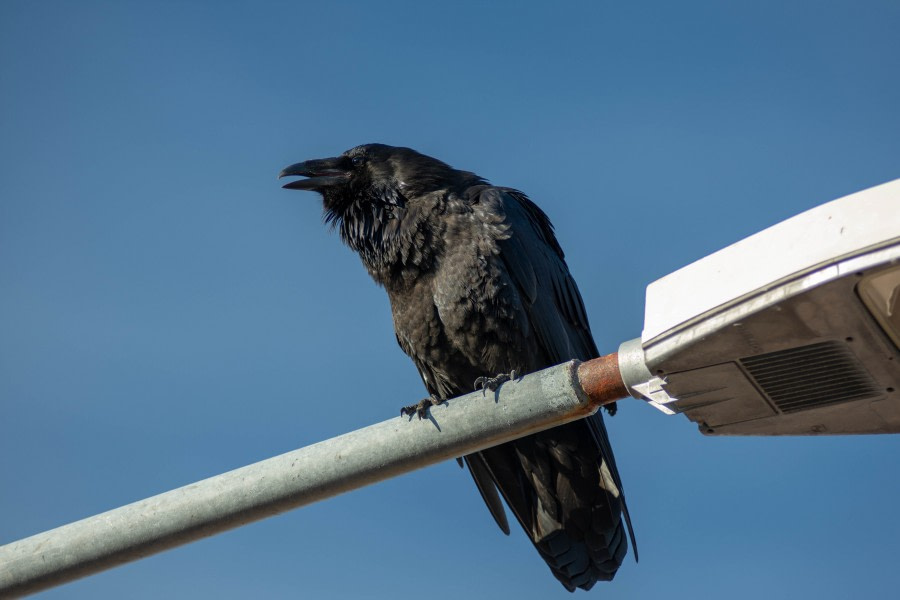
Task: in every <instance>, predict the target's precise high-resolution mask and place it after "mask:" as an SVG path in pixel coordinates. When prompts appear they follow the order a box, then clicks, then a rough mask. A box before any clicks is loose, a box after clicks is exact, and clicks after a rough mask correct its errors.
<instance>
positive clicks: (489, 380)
mask: <svg viewBox="0 0 900 600" xmlns="http://www.w3.org/2000/svg"><path fill="white" fill-rule="evenodd" d="M515 378H516V370H515V369H513V370H512V371H510V372H509V375H507V374H506V373H500V374H499V375H497V376H496V377H479V378H478V379H476V380H475V389H476V390H481V394H482V396H484V395H487V391H488V390H491V391H492V392H495V391H497V388H498V387H500V386H501V385H503V384H504V383H506V382H507V381H513V380H514V379H515Z"/></svg>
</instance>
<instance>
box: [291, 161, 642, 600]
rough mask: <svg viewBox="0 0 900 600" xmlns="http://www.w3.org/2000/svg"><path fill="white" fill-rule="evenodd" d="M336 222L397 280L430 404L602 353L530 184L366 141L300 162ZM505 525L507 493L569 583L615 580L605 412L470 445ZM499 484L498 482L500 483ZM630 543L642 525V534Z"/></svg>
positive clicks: (475, 473)
mask: <svg viewBox="0 0 900 600" xmlns="http://www.w3.org/2000/svg"><path fill="white" fill-rule="evenodd" d="M288 175H298V176H303V177H306V179H299V180H296V181H292V182H291V183H288V184H287V185H285V186H284V187H285V188H288V189H294V190H311V191H315V192H318V193H320V194H321V195H322V198H323V204H324V216H325V221H326V222H327V223H330V224H332V225H334V226H335V227H336V228H337V229H338V231H339V232H340V236H341V239H342V240H343V241H344V243H345V244H347V245H348V246H349V247H350V248H352V249H353V250H355V251H356V252H357V253H359V256H360V258H361V259H362V262H363V265H365V267H366V270H367V271H368V272H369V274H370V275H371V276H372V278H373V279H374V280H375V281H376V282H377V283H378V284H379V285H381V286H383V287H384V289H385V290H386V291H387V293H388V296H389V297H390V301H391V312H392V314H393V319H394V331H395V333H396V335H397V342H398V343H399V344H400V347H401V348H402V349H403V351H404V352H405V353H406V354H408V355H409V356H410V358H412V360H413V362H414V363H415V365H416V367H417V368H418V370H419V374H420V375H421V376H422V380H423V381H424V382H425V387H426V388H427V389H428V392H429V394H430V398H429V399H427V400H423V401H422V402H421V403H419V405H415V406H411V407H406V408H404V409H403V412H404V413H413V412H416V413H418V414H419V417H420V418H421V416H422V415H423V414H424V413H425V411H426V410H427V407H428V406H430V405H431V404H439V403H440V402H442V401H443V400H445V399H448V398H452V397H455V396H459V395H461V394H465V393H468V392H471V391H472V389H473V384H474V382H475V381H476V380H479V383H480V384H482V385H487V386H488V387H492V388H493V387H495V386H496V385H497V384H499V383H500V382H502V381H503V380H504V379H507V378H508V376H501V377H498V378H495V377H493V376H495V375H498V374H504V373H511V372H514V373H519V374H524V373H530V372H532V371H536V370H539V369H542V368H544V367H549V366H551V365H555V364H558V363H561V362H565V361H567V360H570V359H573V358H574V359H580V360H588V359H591V358H594V357H596V356H598V353H597V348H596V346H595V345H594V340H593V338H592V337H591V332H590V329H589V326H588V319H587V315H586V314H585V310H584V304H583V302H582V300H581V295H580V294H579V292H578V288H577V287H576V285H575V281H574V280H573V279H572V276H571V275H570V274H569V269H568V267H567V266H566V263H565V260H564V255H563V251H562V249H561V248H560V246H559V243H558V242H557V241H556V236H555V235H554V233H553V226H552V225H551V224H550V221H549V220H548V218H547V215H545V214H544V212H543V211H542V210H541V209H540V208H538V206H537V205H536V204H534V203H533V202H532V201H531V200H529V199H528V198H527V197H526V196H525V194H523V193H522V192H520V191H517V190H514V189H510V188H503V187H495V186H492V185H490V184H488V183H487V181H485V180H484V179H482V178H481V177H479V176H477V175H475V174H474V173H470V172H468V171H459V170H456V169H453V168H452V167H450V166H449V165H447V164H445V163H443V162H441V161H439V160H437V159H434V158H431V157H428V156H425V155H423V154H420V153H418V152H416V151H415V150H411V149H409V148H399V147H393V146H386V145H383V144H367V145H364V146H357V147H356V148H353V149H351V150H348V151H347V152H345V153H343V154H342V155H340V156H337V157H334V158H324V159H317V160H308V161H306V162H301V163H297V164H294V165H291V166H289V167H287V168H286V169H284V170H283V171H282V172H281V175H280V177H284V176H288ZM464 460H465V462H466V464H467V465H468V467H469V471H470V472H471V474H472V477H473V478H474V479H475V484H476V485H477V486H478V490H479V491H480V492H481V495H482V497H483V498H484V501H485V503H487V506H488V508H489V509H490V511H491V514H492V515H493V517H494V519H495V520H496V521H497V524H498V525H499V526H500V528H501V529H502V530H503V532H504V533H506V534H509V525H508V523H507V521H506V514H505V512H504V509H503V504H502V502H501V501H500V496H502V497H503V498H504V500H506V503H507V505H509V507H510V509H511V510H512V512H513V514H514V515H515V516H516V519H518V521H519V523H520V524H521V525H522V528H523V529H524V530H525V532H526V533H527V534H528V536H529V537H530V538H531V541H532V542H533V543H534V545H535V547H536V548H537V550H538V552H539V553H540V554H541V556H542V557H543V559H544V560H545V561H546V562H547V564H548V565H549V566H550V569H551V571H552V572H553V574H554V575H555V576H556V578H557V579H559V581H560V582H562V584H563V585H564V586H565V587H566V589H568V590H569V591H575V588H582V589H585V590H588V589H590V588H591V586H593V585H594V583H595V582H597V581H601V580H602V581H609V580H611V579H612V578H613V576H614V575H615V574H616V570H617V569H618V568H619V566H620V565H621V564H622V560H623V559H624V557H625V553H626V550H627V542H626V537H625V532H624V527H623V524H622V515H623V513H624V517H625V520H626V522H627V523H628V530H629V535H631V522H630V519H629V517H628V510H627V507H626V506H625V500H624V497H623V495H622V484H621V481H620V479H619V473H618V471H617V469H616V463H615V458H614V457H613V453H612V448H611V447H610V444H609V439H608V437H607V433H606V427H605V426H604V424H603V418H602V417H601V416H600V414H597V415H594V416H592V417H589V418H587V419H584V420H581V421H577V422H574V423H570V424H568V425H564V426H561V427H557V428H555V429H552V430H549V431H544V432H542V433H537V434H534V435H531V436H528V437H525V438H522V439H519V440H516V441H513V442H509V443H507V444H503V445H501V446H498V447H496V448H491V449H489V450H484V451H482V452H479V453H477V454H472V455H469V456H466V457H465V458H464ZM498 490H499V495H498ZM631 540H632V546H634V537H633V535H632V537H631Z"/></svg>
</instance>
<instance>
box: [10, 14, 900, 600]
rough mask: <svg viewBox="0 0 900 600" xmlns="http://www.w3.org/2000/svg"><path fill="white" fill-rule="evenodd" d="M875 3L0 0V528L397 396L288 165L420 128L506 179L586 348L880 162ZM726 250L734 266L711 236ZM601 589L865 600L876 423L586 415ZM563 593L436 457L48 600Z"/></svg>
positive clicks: (894, 74) (893, 28) (388, 357)
mask: <svg viewBox="0 0 900 600" xmlns="http://www.w3.org/2000/svg"><path fill="white" fill-rule="evenodd" d="M898 31H900V3H897V2H896V1H894V0H891V1H885V2H877V1H871V2H860V1H859V0H853V1H848V2H817V1H810V2H792V1H784V0H780V1H775V2H769V1H760V0H753V1H747V2H668V1H660V2H573V3H555V4H552V5H551V4H550V3H546V4H544V3H541V4H538V3H526V2H508V3H503V2H496V3H486V2H485V3H481V2H478V3H476V2H452V3H451V2H443V3H439V4H438V3H423V2H385V1H382V2H333V3H332V2H242V3H235V2H206V3H201V2H152V3H151V2H145V3H137V2H113V1H109V2H90V1H81V2H30V1H25V0H5V1H4V2H2V3H0V542H7V541H12V540H15V539H18V538H20V537H25V536H27V535H30V534H33V533H37V532H40V531H43V530H46V529H49V528H52V527H55V526H57V525H61V524H64V523H67V522H69V521H72V520H76V519H79V518H82V517H85V516H89V515H92V514H95V513H98V512H101V511H104V510H107V509H110V508H114V507H116V506H119V505H122V504H125V503H128V502H131V501H134V500H138V499H141V498H144V497H146V496H149V495H152V494H156V493H159V492H162V491H166V490H169V489H172V488H174V487H177V486H181V485H184V484H187V483H190V482H192V481H195V480H198V479H201V478H204V477H207V476H210V475H214V474H217V473H220V472H223V471H226V470H229V469H232V468H235V467H239V466H242V465H244V464H248V463H250V462H254V461H257V460H260V459H263V458H266V457H269V456H272V455H275V454H279V453H282V452H285V451H288V450H291V449H294V448H297V447H300V446H304V445H307V444H310V443H313V442H316V441H319V440H322V439H325V438H328V437H331V436H334V435H337V434H340V433H343V432H346V431H349V430H352V429H356V428H358V427H362V426H364V425H367V424H370V423H374V422H378V421H381V420H384V419H387V418H391V417H393V416H395V415H396V413H397V410H398V407H399V406H401V405H403V404H407V403H410V402H414V401H417V400H418V399H419V398H421V397H422V395H423V389H422V384H421V381H420V380H419V377H418V375H417V374H416V371H415V369H414V368H413V366H412V363H411V362H410V361H409V360H408V359H407V358H406V357H405V356H404V355H403V354H402V353H401V351H400V350H399V348H398V347H397V345H396V342H395V341H394V337H393V333H392V329H391V322H390V314H389V310H388V303H387V299H386V296H385V295H384V293H383V291H382V290H381V289H379V288H377V287H376V286H375V285H374V284H373V283H372V282H371V281H370V280H369V278H368V276H367V275H366V273H365V272H364V270H363V268H362V266H361V265H360V264H359V261H358V259H357V258H356V257H355V256H354V255H353V254H352V253H351V252H350V251H349V250H347V249H346V248H344V247H342V246H341V244H340V242H339V240H338V239H337V237H336V235H334V234H333V233H330V232H329V231H328V230H327V228H326V227H324V226H323V225H322V223H321V218H320V206H319V203H318V201H317V196H315V195H313V194H306V193H301V192H291V191H285V190H282V189H281V188H280V185H279V182H277V181H276V179H275V176H276V174H277V173H278V171H279V170H280V169H281V168H282V167H284V166H285V165H287V164H290V163H294V162H297V161H300V160H304V159H307V158H315V157H321V156H332V155H335V154H338V153H339V152H341V151H343V150H345V149H347V148H350V147H352V146H355V145H357V144H361V143H367V142H375V141H377V142H384V143H389V144H395V145H405V146H411V147H413V148H416V149H418V150H420V151H422V152H425V153H427V154H431V155H433V156H436V157H438V158H441V159H443V160H445V161H447V162H449V163H450V164H452V165H454V166H457V167H460V168H464V169H467V170H472V171H476V172H477V173H479V174H480V175H482V176H484V177H486V178H488V179H490V180H491V181H492V182H494V183H496V184H500V185H508V186H513V187H517V188H519V189H522V190H524V191H525V192H526V193H528V194H530V195H531V197H532V198H533V199H534V200H535V201H537V202H538V203H539V204H540V205H541V206H542V207H543V208H544V209H545V210H546V212H547V213H548V214H549V215H550V217H551V219H552V220H553V221H554V223H555V225H556V228H557V232H558V236H559V239H560V242H561V244H562V246H563V247H564V249H565V250H566V253H567V256H568V261H569V265H570V268H571V270H572V272H573V274H574V275H575V277H576V279H577V280H578V282H579V285H580V287H581V291H582V294H583V296H584V299H585V303H586V305H587V310H588V313H589V315H590V318H591V320H592V325H593V331H594V335H595V337H596V339H597V343H598V346H599V347H600V348H601V350H602V351H613V350H615V349H616V348H617V346H618V344H619V343H620V342H622V341H624V340H628V339H631V338H633V337H636V336H638V335H639V334H640V331H641V327H642V322H643V321H642V317H643V294H644V288H645V286H646V285H647V284H648V283H650V282H651V281H653V280H655V279H657V278H659V277H661V276H663V275H665V274H666V273H669V272H670V271H672V270H675V269H677V268H679V267H681V266H683V265H685V264H688V263H690V262H692V261H694V260H696V259H698V258H700V257H702V256H704V255H706V254H708V253H710V252H713V251H715V250H718V249H719V248H722V247H724V246H726V245H728V244H730V243H732V242H734V241H737V240H738V239H741V238H743V237H745V236H747V235H749V234H752V233H754V232H755V231H758V230H760V229H762V228H764V227H767V226H769V225H771V224H773V223H776V222H778V221H780V220H782V219H784V218H787V217H789V216H791V215H793V214H796V213H798V212H800V211H803V210H805V209H807V208H810V207H812V206H815V205H817V204H820V203H823V202H826V201H828V200H832V199H834V198H837V197H840V196H843V195H846V194H848V193H851V192H854V191H858V190H861V189H864V188H867V187H870V186H873V185H876V184H879V183H883V182H885V181H889V180H892V179H895V178H898V177H900V35H898ZM736 268H740V266H736ZM608 423H609V428H610V434H611V436H612V440H613V444H614V447H615V450H616V456H617V458H618V462H619V467H620V470H621V472H622V477H623V479H624V484H625V489H626V492H627V496H628V499H629V504H630V506H631V510H632V514H633V516H634V521H635V527H636V533H637V536H638V541H639V545H640V550H641V562H640V564H637V565H636V564H634V562H633V561H632V560H631V559H629V560H628V562H627V563H626V564H625V565H624V566H623V568H622V569H621V571H620V572H619V574H618V576H617V578H616V580H615V581H614V582H613V583H610V584H598V585H597V586H596V587H595V589H594V591H592V592H591V593H590V594H591V595H593V596H595V597H598V598H599V597H602V598H609V599H613V598H668V599H672V600H675V599H680V598H696V597H698V596H706V595H711V596H720V597H729V598H736V599H740V598H753V599H757V598H761V597H762V598H766V599H772V598H819V599H824V598H848V597H851V596H852V597H879V596H881V597H884V596H886V595H890V592H888V591H887V590H894V591H896V589H897V586H898V582H900V575H898V573H900V571H898V565H897V557H898V556H900V512H898V510H897V498H898V495H900V477H898V474H897V463H898V457H900V455H898V452H900V437H885V436H882V437H835V438H781V439H775V438H769V439H767V438H756V439H749V438H743V439H739V438H706V437H703V436H701V435H700V434H699V433H698V432H697V430H696V427H695V426H694V425H693V424H692V423H690V422H689V421H687V420H686V419H684V418H683V417H665V416H664V415H662V414H660V413H658V412H656V411H655V410H654V409H652V408H650V407H647V406H645V405H643V404H641V403H640V402H637V401H626V402H623V403H622V406H621V409H620V411H619V415H618V416H616V417H615V418H614V419H610V420H608ZM423 596H426V597H428V598H430V599H440V598H459V597H467V598H482V597H484V598H503V597H516V598H522V599H526V598H529V599H530V598H535V599H538V598H539V599H546V598H557V597H559V598H561V597H568V595H567V593H566V592H565V591H564V590H563V588H562V587H561V586H560V585H559V584H558V583H557V582H556V581H555V580H554V579H553V577H552V576H551V575H550V572H549V570H548V569H547V568H546V567H545V566H544V564H543V562H542V561H541V560H540V558H539V557H538V555H537V553H536V552H535V551H534V550H533V549H532V547H531V545H530V544H529V543H528V541H527V539H526V538H525V536H524V535H523V534H522V533H521V532H520V531H515V532H514V533H513V535H512V536H511V537H510V538H506V537H505V536H503V535H502V534H501V533H500V532H499V530H498V529H497V528H496V526H495V525H494V524H493V522H492V520H491V517H490V516H489V514H488V512H487V510H486V509H485V508H484V506H483V505H482V502H481V499H480V498H479V496H478V493H477V492H476V490H475V488H474V486H473V485H472V482H471V480H470V477H469V475H468V474H467V473H465V472H463V471H461V470H460V469H458V468H457V466H456V464H454V463H452V462H449V463H446V464H441V465H438V466H435V467H432V468H430V469H426V470H423V471H420V472H417V473H414V474H410V475H407V476H404V477H401V478H398V479H395V480H392V481H389V482H386V483H382V484H379V485H376V486H373V487H370V488H366V489H364V490H361V491H358V492H354V493H352V494H347V495H345V496H342V497H339V498H335V499H333V500H329V501H327V502H324V503H320V504H317V505H314V506H311V507H307V508H303V509H300V510H298V511H294V512H292V513H289V514H286V515H283V516H280V517H276V518H274V519H270V520H267V521H264V522H260V523H257V524H254V525H250V526H247V527H244V528H241V529H239V530H235V531H232V532H229V533H225V534H222V535H219V536H217V537H214V538H211V539H208V540H204V541H201V542H197V543H194V544H191V545H189V546H186V547H182V548H180V549H177V550H173V551H170V552H167V553H164V554H161V555H157V556H155V557H152V558H149V559H145V560H142V561H140V562H137V563H132V564H130V565H127V566H124V567H120V568H118V569H114V570H112V571H108V572H106V573H103V574H100V575H96V576H93V577H90V578H88V579H85V580H81V581H79V582H77V583H74V584H70V585H67V586H65V587H62V588H58V589H56V590H54V591H52V592H49V593H47V594H46V597H48V598H122V597H128V598H160V597H181V598H246V597H271V598H280V597H307V598H420V597H423Z"/></svg>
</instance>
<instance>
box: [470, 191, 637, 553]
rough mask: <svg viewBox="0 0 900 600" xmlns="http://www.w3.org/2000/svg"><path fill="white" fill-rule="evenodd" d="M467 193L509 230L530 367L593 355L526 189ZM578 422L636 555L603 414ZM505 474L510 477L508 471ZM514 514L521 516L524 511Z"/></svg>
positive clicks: (560, 260) (583, 318)
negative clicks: (531, 339)
mask: <svg viewBox="0 0 900 600" xmlns="http://www.w3.org/2000/svg"><path fill="white" fill-rule="evenodd" d="M470 193H471V194H472V195H473V200H474V202H475V205H476V206H477V205H479V204H480V205H482V209H483V210H486V211H490V212H492V213H495V211H499V212H501V213H502V214H505V224H506V226H507V227H508V229H507V231H506V234H505V235H504V236H503V238H502V239H500V240H498V246H499V249H500V252H499V256H500V257H501V259H502V261H503V263H504V265H505V266H506V270H507V272H508V274H509V277H510V279H511V280H512V283H513V284H514V285H516V287H517V289H518V290H519V293H520V296H521V297H522V299H523V302H524V303H525V312H526V313H527V315H528V319H529V325H530V327H531V329H532V330H533V331H534V334H535V337H536V341H537V345H538V346H539V347H540V349H541V351H542V354H543V356H542V357H539V358H538V361H539V364H536V365H532V367H533V368H534V369H539V368H543V367H548V366H551V365H555V364H559V363H562V362H565V361H567V360H571V359H573V358H575V359H579V360H589V359H591V358H595V357H596V356H598V352H597V347H596V345H595V343H594V340H593V337H592V335H591V332H590V326H589V324H588V318H587V313H586V311H585V308H584V302H583V301H582V298H581V294H580V293H579V291H578V287H577V286H576V284H575V280H574V279H573V278H572V275H571V274H570V273H569V269H568V266H567V265H566V263H565V256H564V254H563V251H562V248H561V247H560V245H559V243H558V242H557V240H556V236H555V235H554V233H553V226H552V225H551V223H550V220H549V219H548V218H547V215H546V214H545V213H544V212H543V211H542V210H541V209H540V208H539V207H538V206H537V205H536V204H534V203H533V202H532V201H531V200H530V199H528V197H527V196H525V194H523V193H521V192H519V191H517V190H513V189H509V188H497V187H493V186H477V187H476V188H473V189H472V190H471V191H470ZM580 423H581V425H575V427H586V428H587V430H588V431H589V435H590V437H591V438H593V440H594V443H595V444H596V446H597V447H598V448H599V451H600V456H602V458H603V462H604V463H605V465H606V469H607V470H608V472H609V475H610V477H611V478H612V480H613V482H614V483H615V487H616V488H617V491H618V494H619V499H620V501H621V506H622V512H623V514H624V517H625V522H626V525H627V526H628V533H629V537H630V538H631V542H632V548H633V549H634V552H635V558H637V546H636V544H635V541H634V533H633V529H632V526H631V517H630V515H629V513H628V507H627V505H626V504H625V498H624V494H623V492H622V482H621V478H620V476H619V472H618V469H617V468H616V463H615V457H614V455H613V452H612V447H611V445H610V443H609V437H608V435H607V432H606V426H605V424H604V423H603V418H602V416H601V415H600V414H599V413H598V414H595V415H593V416H591V417H588V418H587V419H584V420H583V421H581V422H580ZM488 462H489V464H490V466H492V467H494V471H495V473H494V475H495V478H496V479H497V481H498V483H499V482H500V481H502V480H503V479H504V476H503V474H501V473H498V472H496V471H497V470H498V469H500V467H497V466H496V465H495V463H497V462H499V461H488ZM509 475H510V476H512V473H510V474H509ZM500 487H501V491H503V492H504V494H505V495H507V496H508V495H509V494H510V491H509V490H510V488H513V489H514V488H515V487H516V486H509V485H507V486H504V485H502V484H501V485H500ZM511 500H512V502H511ZM507 502H508V503H509V504H510V506H511V508H513V511H514V512H517V509H516V506H515V505H516V504H519V503H517V502H516V501H515V499H513V498H509V497H507ZM519 506H521V504H519ZM516 516H517V517H518V518H519V520H520V521H522V520H523V519H522V517H523V516H524V515H519V514H517V515H516ZM523 525H524V523H523ZM526 529H527V526H526Z"/></svg>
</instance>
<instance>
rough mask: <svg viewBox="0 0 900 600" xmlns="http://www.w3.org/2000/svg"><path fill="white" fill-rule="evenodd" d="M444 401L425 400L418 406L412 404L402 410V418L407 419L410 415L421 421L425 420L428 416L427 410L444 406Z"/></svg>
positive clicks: (436, 399) (435, 399)
mask: <svg viewBox="0 0 900 600" xmlns="http://www.w3.org/2000/svg"><path fill="white" fill-rule="evenodd" d="M443 402H444V401H443V400H441V399H439V398H425V399H424V400H422V401H421V402H419V403H418V404H410V405H409V406H404V407H403V408H401V409H400V416H401V417H405V416H407V415H409V416H410V417H412V416H413V415H416V416H418V417H419V419H420V420H421V419H424V418H425V417H427V416H428V413H427V410H428V407H429V406H437V405H438V404H443Z"/></svg>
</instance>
